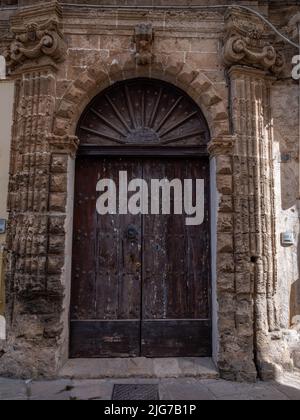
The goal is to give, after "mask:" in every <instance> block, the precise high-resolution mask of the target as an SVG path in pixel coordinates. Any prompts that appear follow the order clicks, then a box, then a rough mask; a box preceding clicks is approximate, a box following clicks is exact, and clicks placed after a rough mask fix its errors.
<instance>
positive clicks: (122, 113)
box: [77, 79, 209, 147]
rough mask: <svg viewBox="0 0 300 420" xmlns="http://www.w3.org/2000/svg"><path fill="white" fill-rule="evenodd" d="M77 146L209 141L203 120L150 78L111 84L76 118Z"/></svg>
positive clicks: (179, 95) (183, 98) (190, 104)
mask: <svg viewBox="0 0 300 420" xmlns="http://www.w3.org/2000/svg"><path fill="white" fill-rule="evenodd" d="M77 136H78V138H79V139H80V144H81V145H85V146H87V145H93V146H95V145H101V146H115V145H126V144H128V145H157V146H158V145H159V146H174V147H175V146H194V145H205V144H207V143H208V142H209V130H208V127H207V124H206V121H205V118H204V116H203V114H202V112H201V110H200V109H199V107H198V105H197V104H195V103H194V101H193V100H191V99H190V98H189V97H188V96H187V95H186V94H185V93H184V92H182V91H181V90H180V89H178V88H175V87H174V86H172V85H170V84H168V83H166V82H161V81H157V80H153V79H135V80H129V81H123V82H119V83H116V84H115V85H113V86H112V87H110V88H108V89H106V90H105V91H104V92H102V93H101V94H100V95H98V96H97V97H96V98H94V100H93V101H92V102H91V103H90V104H89V106H88V107H87V109H86V110H85V112H84V114H83V116H82V118H81V119H80V122H79V125H78V128H77Z"/></svg>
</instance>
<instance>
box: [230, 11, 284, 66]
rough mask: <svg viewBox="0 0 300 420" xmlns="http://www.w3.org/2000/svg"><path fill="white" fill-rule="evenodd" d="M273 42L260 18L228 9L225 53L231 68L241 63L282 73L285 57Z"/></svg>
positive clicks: (245, 12)
mask: <svg viewBox="0 0 300 420" xmlns="http://www.w3.org/2000/svg"><path fill="white" fill-rule="evenodd" d="M272 41H273V39H271V36H270V35H269V34H268V33H267V29H266V27H265V24H264V22H263V21H262V20H261V19H259V18H258V17H256V16H253V15H252V14H251V15H250V14H249V13H248V12H247V11H241V10H237V9H230V10H229V11H228V12H227V14H226V16H225V37H224V51H223V56H224V62H225V64H226V65H227V66H228V67H231V66H232V65H237V64H239V65H245V66H250V67H255V68H259V69H262V70H265V71H271V72H272V73H275V74H280V73H281V72H282V70H283V68H284V66H285V59H284V56H283V54H282V53H281V52H279V51H277V50H276V48H275V46H274V45H272Z"/></svg>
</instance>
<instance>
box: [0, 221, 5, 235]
mask: <svg viewBox="0 0 300 420" xmlns="http://www.w3.org/2000/svg"><path fill="white" fill-rule="evenodd" d="M4 233H6V220H5V219H0V235H3V234H4Z"/></svg>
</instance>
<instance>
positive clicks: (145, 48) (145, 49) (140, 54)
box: [134, 23, 154, 66]
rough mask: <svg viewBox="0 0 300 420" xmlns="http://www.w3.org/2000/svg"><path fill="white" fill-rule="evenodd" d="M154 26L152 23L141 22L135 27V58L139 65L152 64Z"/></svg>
mask: <svg viewBox="0 0 300 420" xmlns="http://www.w3.org/2000/svg"><path fill="white" fill-rule="evenodd" d="M153 40H154V37H153V28H152V25H151V23H150V24H141V25H138V26H137V27H136V28H135V35H134V42H135V45H136V53H135V59H136V63H137V65H139V66H145V65H148V64H151V62H152V59H153V53H152V46H153Z"/></svg>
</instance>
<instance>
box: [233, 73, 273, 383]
mask: <svg viewBox="0 0 300 420" xmlns="http://www.w3.org/2000/svg"><path fill="white" fill-rule="evenodd" d="M229 76H230V79H231V102H232V117H233V128H234V133H235V135H236V137H237V139H236V142H235V145H234V151H233V184H234V200H233V213H234V224H233V226H234V262H235V285H236V314H237V318H236V319H237V322H236V325H237V330H236V341H237V343H239V345H240V348H241V350H240V355H241V354H244V358H245V360H247V359H248V360H251V355H252V354H253V353H254V354H255V361H256V366H257V368H258V370H259V373H260V374H261V376H262V377H266V375H269V374H270V373H271V372H272V360H271V359H270V351H269V350H268V348H269V347H268V346H269V332H271V331H275V330H276V329H277V327H278V320H277V318H278V317H277V308H276V304H275V297H276V291H277V290H276V289H277V274H276V273H277V271H276V235H275V216H274V215H275V205H274V173H273V150H272V145H273V138H272V128H271V127H272V124H271V120H272V116H271V109H270V86H271V83H272V82H273V78H271V77H270V76H267V74H266V72H265V71H263V70H258V69H251V68H248V67H232V69H231V70H230V72H229ZM253 314H255V316H254V315H253ZM253 325H255V340H254V343H255V344H254V346H253V344H252V343H253V337H252V334H253ZM246 343H247V344H246ZM245 344H246V345H245ZM233 357H234V356H233ZM228 362H229V363H231V362H230V361H228ZM273 373H274V372H273Z"/></svg>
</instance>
